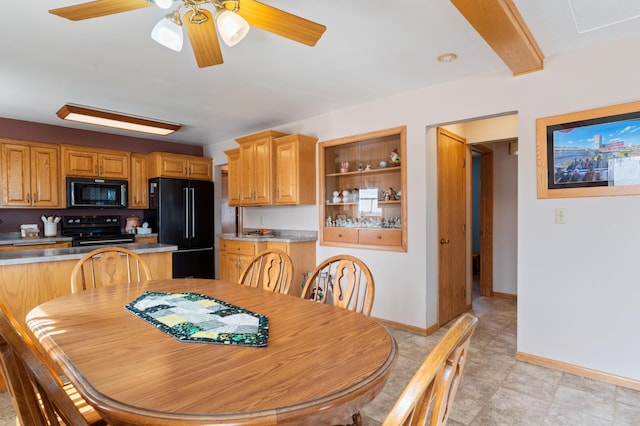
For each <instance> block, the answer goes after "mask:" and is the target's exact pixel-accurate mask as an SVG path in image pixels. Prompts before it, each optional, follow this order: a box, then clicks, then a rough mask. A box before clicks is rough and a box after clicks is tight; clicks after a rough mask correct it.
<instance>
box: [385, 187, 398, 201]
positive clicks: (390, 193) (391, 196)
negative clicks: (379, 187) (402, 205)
mask: <svg viewBox="0 0 640 426" xmlns="http://www.w3.org/2000/svg"><path fill="white" fill-rule="evenodd" d="M395 199H396V191H394V190H393V188H391V187H389V189H387V190H386V191H385V192H384V200H385V201H393V200H395Z"/></svg>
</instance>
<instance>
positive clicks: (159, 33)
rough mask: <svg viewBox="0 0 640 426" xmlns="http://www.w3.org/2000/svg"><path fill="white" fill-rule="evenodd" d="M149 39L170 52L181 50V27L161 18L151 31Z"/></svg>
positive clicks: (182, 38) (182, 37) (182, 36)
mask: <svg viewBox="0 0 640 426" xmlns="http://www.w3.org/2000/svg"><path fill="white" fill-rule="evenodd" d="M151 38H152V39H154V40H155V41H157V42H158V43H160V44H161V45H163V46H164V47H167V48H169V49H171V50H175V51H176V52H179V51H180V50H182V42H183V40H184V35H183V34H182V27H181V26H180V25H178V24H176V23H175V22H171V21H170V20H168V19H166V18H162V19H161V20H160V21H159V22H158V23H157V24H156V25H155V26H154V27H153V30H151Z"/></svg>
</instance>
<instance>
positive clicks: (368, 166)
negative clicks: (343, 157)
mask: <svg viewBox="0 0 640 426" xmlns="http://www.w3.org/2000/svg"><path fill="white" fill-rule="evenodd" d="M364 171H365V172H369V171H371V164H367V167H366V168H365V169H364Z"/></svg>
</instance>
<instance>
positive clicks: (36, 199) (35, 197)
mask: <svg viewBox="0 0 640 426" xmlns="http://www.w3.org/2000/svg"><path fill="white" fill-rule="evenodd" d="M37 202H38V194H33V203H34V204H35V203H37Z"/></svg>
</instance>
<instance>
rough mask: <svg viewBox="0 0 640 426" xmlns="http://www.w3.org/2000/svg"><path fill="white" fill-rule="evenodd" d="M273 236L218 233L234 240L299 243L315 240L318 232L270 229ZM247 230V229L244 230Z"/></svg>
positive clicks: (221, 236)
mask: <svg viewBox="0 0 640 426" xmlns="http://www.w3.org/2000/svg"><path fill="white" fill-rule="evenodd" d="M271 231H273V236H261V235H246V234H242V235H238V234H220V235H218V237H219V238H222V239H225V240H235V241H253V242H258V241H273V242H278V243H301V242H305V241H317V240H318V233H317V232H316V231H295V230H290V229H284V230H282V229H272V230H271ZM245 232H247V230H245Z"/></svg>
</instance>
